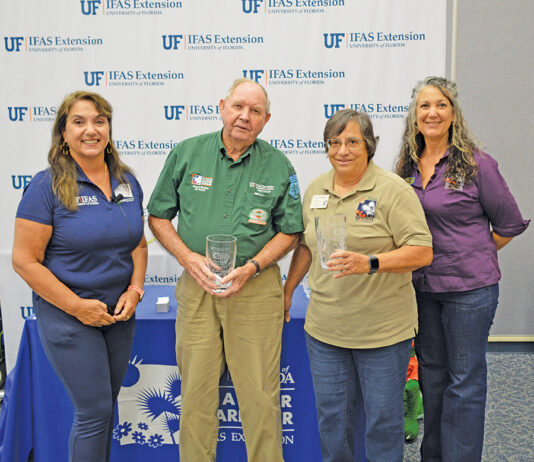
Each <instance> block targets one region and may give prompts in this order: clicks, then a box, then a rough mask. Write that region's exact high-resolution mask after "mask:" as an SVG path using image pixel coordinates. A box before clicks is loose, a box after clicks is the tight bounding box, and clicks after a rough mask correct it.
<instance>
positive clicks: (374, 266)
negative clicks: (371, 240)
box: [369, 255, 380, 274]
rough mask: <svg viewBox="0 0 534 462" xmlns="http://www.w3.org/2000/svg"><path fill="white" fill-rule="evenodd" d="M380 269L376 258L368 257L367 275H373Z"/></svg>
mask: <svg viewBox="0 0 534 462" xmlns="http://www.w3.org/2000/svg"><path fill="white" fill-rule="evenodd" d="M379 268H380V263H379V261H378V257H376V256H374V255H369V274H375V273H376V272H377V271H378V269H379Z"/></svg>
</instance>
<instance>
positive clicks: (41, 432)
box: [0, 286, 365, 462]
mask: <svg viewBox="0 0 534 462" xmlns="http://www.w3.org/2000/svg"><path fill="white" fill-rule="evenodd" d="M162 296H168V297H169V299H170V310H169V312H168V313H157V312H156V300H157V298H158V297H162ZM307 304H308V301H307V297H306V296H305V294H304V291H303V289H302V287H301V286H300V287H299V288H298V289H297V290H296V291H295V295H294V297H293V307H292V309H291V322H290V323H289V324H285V326H284V331H283V337H282V357H281V371H280V386H281V400H280V401H281V406H282V420H283V447H284V458H285V460H286V462H292V461H294V462H302V461H306V462H315V461H317V462H319V461H320V460H321V451H320V445H319V434H318V430H317V416H316V412H315V398H314V395H313V387H312V382H311V375H310V371H309V364H308V354H307V352H306V347H305V341H304V330H303V325H304V315H305V312H306V307H307ZM176 309H177V306H176V299H175V297H174V286H147V287H145V298H144V300H143V302H142V303H141V304H139V306H138V308H137V313H136V318H137V327H136V333H135V337H134V343H133V348H132V354H131V359H130V365H129V367H128V372H127V373H126V377H125V379H124V382H123V388H122V389H121V392H120V395H119V399H118V403H117V407H116V412H115V427H114V431H113V444H112V450H111V461H112V462H124V461H128V462H145V461H147V460H151V461H153V462H158V461H166V462H167V461H169V460H176V461H178V460H179V455H178V435H179V427H180V388H181V384H180V377H179V373H178V368H177V367H176V358H175V349H174V344H175V332H174V321H175V318H176ZM362 412H363V411H362ZM72 415H73V408H72V404H71V402H70V400H69V398H68V395H67V393H66V391H65V389H64V388H63V385H62V384H61V382H60V381H59V379H58V378H57V376H56V374H55V372H54V371H53V369H52V368H51V366H50V364H49V362H48V360H47V358H46V356H45V354H44V351H43V349H42V346H41V342H40V339H39V334H38V331H37V323H36V320H35V318H28V319H27V320H26V322H25V325H24V330H23V333H22V338H21V342H20V347H19V352H18V357H17V362H16V365H15V367H14V368H13V370H12V371H11V372H10V374H9V376H8V378H7V381H6V386H5V398H4V401H3V405H2V411H1V413H0V462H26V461H27V459H28V455H29V454H30V452H31V451H32V450H33V453H34V460H35V462H62V461H66V460H67V440H68V434H69V431H70V426H71V423H72ZM361 421H362V424H361V425H362V426H361V428H360V432H359V440H360V441H363V414H362V419H361ZM219 423H220V429H219V445H218V449H217V462H223V461H228V462H240V461H246V449H245V443H244V439H243V432H242V428H241V422H240V419H239V409H238V406H237V400H236V397H235V392H234V389H233V386H232V383H231V378H230V377H229V375H228V373H224V374H223V377H222V378H221V382H220V408H219ZM358 450H359V451H360V454H359V456H360V458H361V460H365V449H364V445H363V443H361V444H359V445H358Z"/></svg>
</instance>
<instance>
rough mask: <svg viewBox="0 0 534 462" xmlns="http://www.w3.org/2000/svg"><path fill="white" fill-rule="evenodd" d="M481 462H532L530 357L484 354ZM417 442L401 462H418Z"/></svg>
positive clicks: (533, 361) (533, 359)
mask: <svg viewBox="0 0 534 462" xmlns="http://www.w3.org/2000/svg"><path fill="white" fill-rule="evenodd" d="M487 357H488V401H487V407H486V427H485V436H484V452H483V454H482V460H483V462H534V353H488V356H487ZM422 436H423V422H422V421H420V422H419V438H418V439H417V440H416V441H415V442H414V443H412V444H407V445H405V447H404V449H405V451H404V462H419V461H420V457H419V446H420V444H421V438H422ZM444 462H445V461H444Z"/></svg>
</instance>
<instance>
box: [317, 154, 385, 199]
mask: <svg viewBox="0 0 534 462" xmlns="http://www.w3.org/2000/svg"><path fill="white" fill-rule="evenodd" d="M378 172H379V169H378V167H377V166H376V165H375V163H374V162H373V159H369V163H368V164H367V168H366V169H365V172H364V173H363V176H362V178H361V180H360V181H359V182H358V184H357V185H356V187H355V188H354V190H353V191H351V192H350V193H349V194H348V195H349V196H350V195H352V194H354V193H356V192H357V191H369V190H371V189H373V188H374V187H375V184H376V179H377V177H378ZM334 174H335V171H334V169H331V170H330V171H329V172H327V173H326V175H325V176H324V178H323V181H322V182H321V187H322V188H323V189H324V190H325V191H327V192H328V193H330V194H333V195H335V196H339V194H338V193H337V192H336V191H335V190H334Z"/></svg>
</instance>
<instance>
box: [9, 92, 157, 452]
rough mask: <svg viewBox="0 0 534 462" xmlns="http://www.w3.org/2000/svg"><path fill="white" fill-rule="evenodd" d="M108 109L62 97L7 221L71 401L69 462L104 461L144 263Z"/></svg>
mask: <svg viewBox="0 0 534 462" xmlns="http://www.w3.org/2000/svg"><path fill="white" fill-rule="evenodd" d="M111 112H112V109H111V106H110V104H109V103H108V102H107V101H106V100H105V99H103V98H102V97H101V96H99V95H97V94H95V93H89V92H75V93H72V94H70V95H68V96H67V97H66V98H65V100H64V101H63V103H62V104H61V106H60V108H59V109H58V112H57V117H56V121H55V123H54V128H53V132H52V146H51V147H50V151H49V154H48V162H49V164H50V167H49V168H48V169H47V170H44V171H42V172H39V173H38V174H36V175H35V176H34V178H33V179H32V181H31V183H30V184H29V185H28V188H27V189H26V191H25V192H24V195H23V197H22V200H21V202H20V205H19V208H18V211H17V218H16V221H15V238H14V245H13V267H14V268H15V270H16V271H17V273H18V274H19V275H20V276H21V277H22V278H23V279H24V280H25V281H26V282H27V283H28V285H29V286H30V287H31V288H32V289H33V306H34V310H35V313H36V316H37V324H38V327H39V333H40V336H41V341H42V343H43V347H44V349H45V351H46V354H47V356H48V359H49V360H50V363H51V364H52V366H53V367H54V369H55V371H56V373H57V375H58V376H59V378H60V379H61V381H62V382H63V384H64V385H65V387H66V389H67V391H68V392H69V395H70V397H71V399H72V401H73V404H74V409H75V412H74V422H73V425H72V429H71V434H70V439H69V461H70V462H101V461H102V462H104V461H108V460H109V452H110V447H111V436H112V428H113V416H114V413H113V411H114V404H115V401H116V399H117V396H118V394H119V390H120V386H121V383H122V379H123V377H124V374H125V373H126V369H127V367H128V359H129V356H130V350H131V346H132V340H133V334H134V329H135V318H134V312H135V308H136V306H137V303H138V302H139V301H140V299H141V298H142V296H143V290H142V287H143V281H144V277H145V271H146V263H147V243H146V240H145V238H144V235H143V206H142V202H143V192H142V190H141V187H140V185H139V183H138V182H137V180H136V179H135V177H134V176H133V174H132V173H131V171H130V169H129V168H128V167H126V165H124V164H123V163H122V162H121V161H120V159H119V155H118V153H117V151H116V150H115V148H114V147H113V143H112V140H111Z"/></svg>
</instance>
